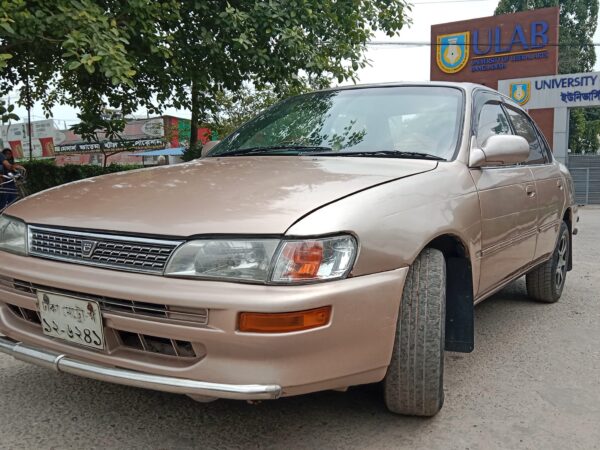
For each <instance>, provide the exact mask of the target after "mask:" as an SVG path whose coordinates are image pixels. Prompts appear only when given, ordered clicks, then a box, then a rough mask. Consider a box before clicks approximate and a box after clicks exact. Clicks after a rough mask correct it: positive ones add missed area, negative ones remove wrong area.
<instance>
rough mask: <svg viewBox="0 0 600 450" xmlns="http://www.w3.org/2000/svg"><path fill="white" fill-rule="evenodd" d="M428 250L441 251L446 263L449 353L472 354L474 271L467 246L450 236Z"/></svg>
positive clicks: (447, 340)
mask: <svg viewBox="0 0 600 450" xmlns="http://www.w3.org/2000/svg"><path fill="white" fill-rule="evenodd" d="M425 248H433V249H436V250H439V251H441V252H442V254H443V255H444V258H445V260H446V335H445V349H446V350H447V351H454V352H462V353H469V352H471V351H473V348H474V346H475V338H474V296H473V270H472V265H471V258H470V255H469V250H468V246H467V245H466V244H465V243H464V242H463V241H462V240H461V239H460V238H459V237H458V236H456V235H454V234H451V233H447V234H442V235H439V236H437V237H436V238H434V239H432V240H431V241H430V242H429V243H428V244H427V245H426V246H425Z"/></svg>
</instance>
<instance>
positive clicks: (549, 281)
mask: <svg viewBox="0 0 600 450" xmlns="http://www.w3.org/2000/svg"><path fill="white" fill-rule="evenodd" d="M570 245H571V239H570V236H569V227H568V226H567V224H566V223H565V222H563V223H562V224H561V225H560V231H559V233H558V240H557V242H556V247H555V248H554V252H553V253H552V257H551V258H550V259H549V260H548V261H546V262H545V263H543V264H541V265H539V266H537V267H536V268H535V269H533V270H532V271H530V272H529V273H528V274H527V276H526V284H527V294H528V295H529V296H530V297H531V298H533V299H534V300H537V301H539V302H544V303H555V302H557V301H558V299H559V298H560V296H561V295H562V291H563V288H564V287H565V281H566V279H567V269H568V264H569V246H570Z"/></svg>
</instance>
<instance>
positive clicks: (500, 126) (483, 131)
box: [477, 103, 512, 147]
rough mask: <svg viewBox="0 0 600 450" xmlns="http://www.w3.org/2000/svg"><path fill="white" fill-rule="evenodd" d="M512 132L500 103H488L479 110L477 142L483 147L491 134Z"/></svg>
mask: <svg viewBox="0 0 600 450" xmlns="http://www.w3.org/2000/svg"><path fill="white" fill-rule="evenodd" d="M497 134H512V133H511V130H510V125H509V124H508V119H507V117H506V114H504V110H503V109H502V107H501V106H500V105H499V104H498V103H486V104H485V105H483V107H482V108H481V111H480V112H479V118H478V121H477V143H478V144H479V145H480V146H481V147H483V146H485V143H486V141H487V140H488V138H489V137H490V136H493V135H497Z"/></svg>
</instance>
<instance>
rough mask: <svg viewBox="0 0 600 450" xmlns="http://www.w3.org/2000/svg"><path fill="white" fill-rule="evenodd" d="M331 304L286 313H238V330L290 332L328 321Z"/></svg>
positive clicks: (320, 325)
mask: <svg viewBox="0 0 600 450" xmlns="http://www.w3.org/2000/svg"><path fill="white" fill-rule="evenodd" d="M330 318H331V306H324V307H322V308H316V309H307V310H305V311H295V312H286V313H253V312H243V313H240V323H239V330H240V331H244V332H247V333H290V332H292V331H302V330H308V329H310V328H316V327H322V326H323V325H327V324H328V323H329V319H330Z"/></svg>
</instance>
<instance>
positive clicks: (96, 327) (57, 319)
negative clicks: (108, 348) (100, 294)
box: [37, 291, 104, 349]
mask: <svg viewBox="0 0 600 450" xmlns="http://www.w3.org/2000/svg"><path fill="white" fill-rule="evenodd" d="M37 296H38V310H39V312H40V319H41V320H42V330H43V331H44V334H45V335H47V336H52V337H55V338H59V339H63V340H65V341H68V342H72V343H75V344H79V345H84V346H86V347H92V348H96V349H104V327H103V325H102V313H101V312H100V305H99V304H98V302H95V301H91V300H85V299H80V298H75V297H69V296H66V295H58V294H53V293H51V292H43V291H38V293H37Z"/></svg>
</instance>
